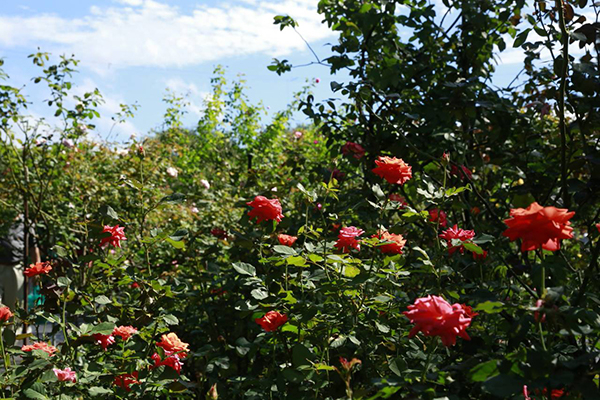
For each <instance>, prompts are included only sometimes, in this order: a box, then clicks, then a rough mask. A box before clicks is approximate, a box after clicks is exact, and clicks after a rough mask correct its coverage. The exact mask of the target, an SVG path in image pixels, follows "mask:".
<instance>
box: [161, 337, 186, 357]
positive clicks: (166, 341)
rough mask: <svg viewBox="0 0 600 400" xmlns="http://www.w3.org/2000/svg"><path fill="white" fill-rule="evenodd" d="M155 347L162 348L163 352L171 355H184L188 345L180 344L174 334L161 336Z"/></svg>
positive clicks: (179, 340)
mask: <svg viewBox="0 0 600 400" xmlns="http://www.w3.org/2000/svg"><path fill="white" fill-rule="evenodd" d="M156 345H157V346H159V347H162V348H163V349H164V350H165V351H169V352H172V353H181V352H183V353H185V352H186V351H188V346H189V344H188V343H185V342H182V341H181V339H179V337H177V334H176V333H173V332H171V333H169V334H166V335H162V336H161V341H160V342H158V343H156Z"/></svg>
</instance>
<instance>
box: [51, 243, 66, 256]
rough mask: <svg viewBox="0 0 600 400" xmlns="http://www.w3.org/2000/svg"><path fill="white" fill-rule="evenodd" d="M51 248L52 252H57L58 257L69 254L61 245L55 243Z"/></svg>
mask: <svg viewBox="0 0 600 400" xmlns="http://www.w3.org/2000/svg"><path fill="white" fill-rule="evenodd" d="M52 250H54V252H55V253H56V254H57V255H58V256H59V257H63V258H65V257H68V255H69V252H67V249H65V248H64V247H62V246H58V245H56V246H54V247H52Z"/></svg>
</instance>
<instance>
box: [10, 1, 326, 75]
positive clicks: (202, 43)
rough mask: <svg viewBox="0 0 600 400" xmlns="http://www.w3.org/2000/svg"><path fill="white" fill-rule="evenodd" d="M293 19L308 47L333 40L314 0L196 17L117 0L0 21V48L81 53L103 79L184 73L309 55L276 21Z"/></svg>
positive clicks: (238, 6)
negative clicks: (148, 69)
mask: <svg viewBox="0 0 600 400" xmlns="http://www.w3.org/2000/svg"><path fill="white" fill-rule="evenodd" d="M278 14H289V15H291V16H292V17H294V18H295V19H296V20H297V21H298V22H299V24H300V27H299V29H300V31H301V32H302V34H303V36H304V37H305V38H306V39H307V40H309V41H318V40H322V39H324V38H327V37H330V36H331V35H332V32H331V31H330V30H329V29H328V28H327V27H326V26H325V25H323V24H321V19H322V17H321V16H320V15H319V14H318V13H317V11H316V3H315V2H314V1H313V0H262V1H259V0H228V1H222V2H219V3H218V5H217V6H205V5H198V6H197V7H196V8H195V9H193V10H192V11H189V12H187V13H186V12H183V11H182V10H181V9H179V8H178V7H174V6H171V5H168V4H166V3H165V2H159V1H154V0H116V2H115V3H113V5H111V6H107V7H106V6H104V7H100V6H92V7H91V8H90V10H89V13H88V14H87V15H85V16H83V17H80V18H65V17H61V16H59V15H55V14H39V15H31V16H7V15H4V16H3V15H0V46H2V47H5V48H13V49H14V48H26V49H31V48H33V47H35V46H41V47H42V48H43V49H44V50H49V51H52V52H59V53H74V54H75V55H76V56H77V57H78V58H80V59H82V60H84V62H85V65H87V66H89V67H92V68H93V69H95V70H96V71H98V72H103V71H104V72H105V71H106V70H108V69H121V68H127V67H139V66H153V67H185V66H191V65H197V64H201V63H204V62H211V61H216V60H220V59H224V58H228V57H235V56H243V55H250V54H265V55H267V56H273V57H278V56H283V55H286V54H290V53H292V52H296V51H300V50H303V49H305V44H304V43H303V42H302V40H301V39H300V38H299V37H298V36H297V35H296V34H295V33H294V32H293V31H290V30H284V31H283V32H280V31H279V28H278V27H277V26H275V25H273V16H275V15H278Z"/></svg>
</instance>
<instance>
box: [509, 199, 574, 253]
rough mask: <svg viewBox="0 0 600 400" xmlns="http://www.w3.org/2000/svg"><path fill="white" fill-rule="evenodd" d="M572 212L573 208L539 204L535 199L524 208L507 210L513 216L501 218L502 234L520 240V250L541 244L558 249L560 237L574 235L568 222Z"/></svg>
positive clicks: (512, 239)
mask: <svg viewBox="0 0 600 400" xmlns="http://www.w3.org/2000/svg"><path fill="white" fill-rule="evenodd" d="M573 215H575V211H568V210H567V209H566V208H556V207H542V206H540V205H539V204H538V203H535V202H534V203H531V205H530V206H529V207H527V208H516V209H512V210H510V216H511V217H512V218H509V219H505V220H504V223H505V224H506V225H508V229H507V230H505V231H504V232H503V233H502V235H504V236H506V237H508V238H509V239H510V240H511V241H514V240H517V239H521V240H522V243H521V251H531V250H535V249H539V248H540V247H541V248H542V249H545V250H549V251H556V250H559V249H560V240H562V239H571V238H572V237H573V228H571V226H570V225H571V223H570V222H569V220H570V219H571V218H572V217H573Z"/></svg>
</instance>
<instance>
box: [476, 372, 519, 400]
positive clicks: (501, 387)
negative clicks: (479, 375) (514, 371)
mask: <svg viewBox="0 0 600 400" xmlns="http://www.w3.org/2000/svg"><path fill="white" fill-rule="evenodd" d="M524 384H527V382H526V381H525V380H523V379H522V378H520V377H515V376H512V375H496V376H493V377H491V378H488V379H487V380H486V381H485V382H483V384H482V385H481V387H482V388H483V390H484V391H486V392H488V393H490V394H493V395H494V396H496V397H500V398H506V397H509V396H512V395H515V394H517V393H523V385H524Z"/></svg>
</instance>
